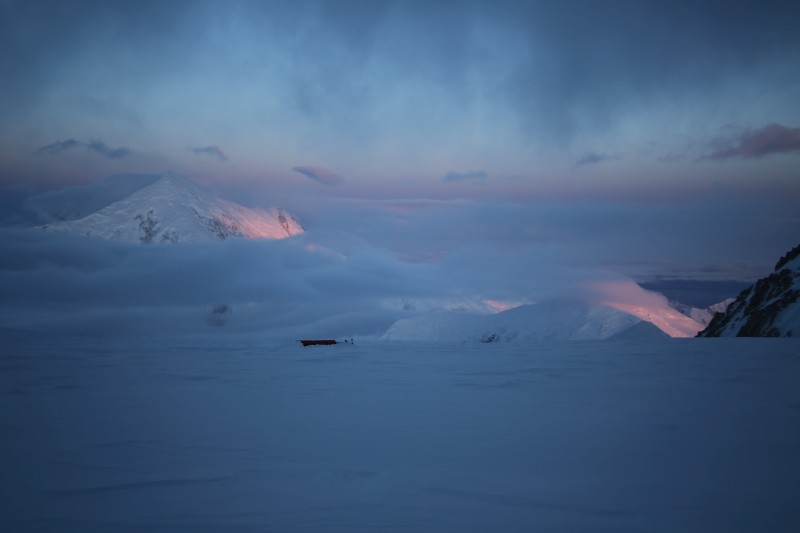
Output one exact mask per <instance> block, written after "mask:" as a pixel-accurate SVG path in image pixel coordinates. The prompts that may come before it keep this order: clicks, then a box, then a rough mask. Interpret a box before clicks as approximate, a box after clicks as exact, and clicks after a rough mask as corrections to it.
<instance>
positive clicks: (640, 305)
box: [586, 280, 703, 337]
mask: <svg viewBox="0 0 800 533" xmlns="http://www.w3.org/2000/svg"><path fill="white" fill-rule="evenodd" d="M586 288H588V289H589V291H590V294H591V298H592V300H593V301H594V303H597V304H600V305H606V306H608V307H612V308H614V309H617V310H619V311H623V312H625V313H628V314H631V315H633V316H635V317H636V318H638V319H640V320H643V321H645V322H650V323H651V324H653V325H654V326H656V327H657V328H658V329H660V330H661V331H663V332H664V333H666V334H667V335H669V336H670V337H694V336H695V335H697V332H698V331H700V330H702V329H703V325H702V324H700V323H699V322H697V321H696V320H693V319H691V318H689V317H688V316H686V315H684V314H682V313H680V312H679V311H677V310H676V309H673V308H672V307H671V306H670V305H669V302H668V301H667V299H666V298H665V297H664V296H663V295H661V294H658V293H656V292H651V291H648V290H645V289H643V288H641V287H640V286H639V285H638V284H636V283H635V282H633V281H629V280H615V281H601V282H594V283H589V284H587V285H586Z"/></svg>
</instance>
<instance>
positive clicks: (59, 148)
mask: <svg viewBox="0 0 800 533" xmlns="http://www.w3.org/2000/svg"><path fill="white" fill-rule="evenodd" d="M81 146H83V147H86V148H87V149H88V150H90V151H92V152H94V153H96V154H99V155H101V156H103V157H106V158H108V159H124V158H126V157H128V156H129V155H131V154H132V153H133V150H131V149H130V148H126V147H124V146H120V147H118V148H111V147H110V146H108V145H107V144H106V143H104V142H103V141H99V140H96V139H95V140H92V141H91V142H89V143H83V142H81V141H79V140H77V139H74V138H69V139H65V140H63V141H56V142H54V143H51V144H47V145H44V146H40V147H39V148H37V149H36V150H34V152H33V154H34V155H37V156H40V155H58V154H60V153H62V152H66V151H68V150H72V149H73V148H78V147H81Z"/></svg>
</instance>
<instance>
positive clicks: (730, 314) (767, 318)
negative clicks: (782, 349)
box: [697, 245, 800, 337]
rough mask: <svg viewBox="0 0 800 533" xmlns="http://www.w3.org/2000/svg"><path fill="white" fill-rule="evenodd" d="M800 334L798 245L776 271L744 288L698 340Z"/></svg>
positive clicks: (776, 267)
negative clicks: (702, 338)
mask: <svg viewBox="0 0 800 533" xmlns="http://www.w3.org/2000/svg"><path fill="white" fill-rule="evenodd" d="M797 335H800V245H798V246H796V247H795V248H793V249H792V250H791V251H789V252H788V253H787V254H786V255H784V256H783V257H781V259H780V260H779V261H778V263H777V264H776V265H775V271H774V272H773V273H772V274H770V275H769V276H767V277H766V278H762V279H760V280H758V281H757V282H756V283H755V284H754V285H753V286H752V287H750V288H749V289H745V290H744V291H742V293H741V294H739V296H738V297H737V298H736V300H735V301H734V302H733V303H732V304H731V305H730V306H729V307H728V310H727V311H726V312H725V313H718V314H717V315H715V316H714V319H713V320H712V321H711V323H710V324H709V325H708V327H707V328H706V329H704V330H703V331H701V332H700V333H699V334H698V335H697V336H698V337H733V336H736V337H792V336H797Z"/></svg>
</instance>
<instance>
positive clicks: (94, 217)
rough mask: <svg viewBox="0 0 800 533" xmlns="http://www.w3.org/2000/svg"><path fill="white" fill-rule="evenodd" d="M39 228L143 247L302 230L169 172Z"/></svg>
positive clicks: (274, 213)
mask: <svg viewBox="0 0 800 533" xmlns="http://www.w3.org/2000/svg"><path fill="white" fill-rule="evenodd" d="M41 229H43V230H47V231H54V232H63V233H71V234H76V235H85V236H88V237H95V238H100V239H106V240H116V241H125V242H134V243H142V244H152V243H176V242H194V241H214V240H224V239H227V238H230V237H244V238H249V239H282V238H285V237H289V236H292V235H296V234H298V233H302V232H303V228H302V226H300V224H299V223H298V222H297V220H295V219H294V217H292V216H291V215H290V214H289V213H287V212H286V211H285V210H283V209H281V208H272V209H268V210H265V209H250V208H247V207H244V206H241V205H239V204H237V203H235V202H230V201H227V200H223V199H221V198H217V197H216V196H213V195H211V194H209V193H208V192H206V191H204V190H203V189H201V188H199V187H198V186H196V185H194V184H193V183H191V182H190V181H189V180H187V179H186V178H184V177H182V176H179V175H177V174H174V173H167V174H164V175H163V176H161V178H160V179H158V180H157V181H155V182H154V183H152V184H150V185H147V186H145V187H143V188H141V189H139V190H137V191H136V192H134V193H132V194H130V195H129V196H127V197H125V198H123V199H121V200H118V201H116V202H113V203H111V204H109V205H107V206H105V207H104V208H102V209H100V210H99V211H97V212H95V213H92V214H90V215H88V216H85V217H83V218H80V219H78V220H68V221H60V222H54V223H51V224H47V225H45V226H42V227H41Z"/></svg>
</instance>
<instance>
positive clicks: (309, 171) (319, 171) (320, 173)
mask: <svg viewBox="0 0 800 533" xmlns="http://www.w3.org/2000/svg"><path fill="white" fill-rule="evenodd" d="M292 170H294V171H295V172H299V173H300V174H302V175H304V176H305V177H307V178H309V179H312V180H314V181H316V182H318V183H322V184H323V185H329V186H333V185H339V184H341V183H344V178H343V177H341V176H340V175H338V174H337V173H335V172H334V171H332V170H330V169H328V168H325V167H313V166H301V167H294V168H292Z"/></svg>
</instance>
